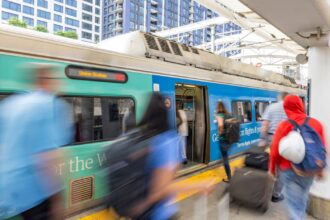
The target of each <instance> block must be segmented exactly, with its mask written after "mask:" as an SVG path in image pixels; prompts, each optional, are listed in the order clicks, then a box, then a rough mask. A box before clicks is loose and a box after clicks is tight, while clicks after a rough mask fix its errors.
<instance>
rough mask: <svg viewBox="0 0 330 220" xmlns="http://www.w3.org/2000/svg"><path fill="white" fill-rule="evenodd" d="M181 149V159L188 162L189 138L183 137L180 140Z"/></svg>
mask: <svg viewBox="0 0 330 220" xmlns="http://www.w3.org/2000/svg"><path fill="white" fill-rule="evenodd" d="M180 142H181V143H180V145H181V146H180V148H181V157H182V160H183V162H187V153H186V143H187V137H186V136H181V138H180Z"/></svg>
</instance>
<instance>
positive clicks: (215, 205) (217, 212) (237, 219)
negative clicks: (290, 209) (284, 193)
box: [179, 183, 316, 220]
mask: <svg viewBox="0 0 330 220" xmlns="http://www.w3.org/2000/svg"><path fill="white" fill-rule="evenodd" d="M225 185H226V183H221V184H220V186H219V187H218V188H217V189H216V190H215V191H213V192H212V193H211V194H210V195H208V196H207V197H205V196H204V198H203V196H197V195H195V196H192V197H190V198H188V199H186V200H184V201H181V202H180V204H179V205H180V215H179V219H180V220H186V219H209V220H265V219H267V220H286V219H287V217H286V215H285V207H284V202H279V203H272V202H271V203H270V207H269V209H268V211H267V212H265V213H262V212H260V211H258V210H254V209H250V208H246V207H243V206H240V205H237V204H235V203H231V202H230V201H229V195H225V196H224V192H223V191H224V188H225ZM205 207H206V208H205ZM306 219H307V220H314V219H316V218H313V217H312V216H307V218H306Z"/></svg>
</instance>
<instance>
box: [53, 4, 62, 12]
mask: <svg viewBox="0 0 330 220" xmlns="http://www.w3.org/2000/svg"><path fill="white" fill-rule="evenodd" d="M54 11H57V12H61V13H63V6H61V5H57V4H54Z"/></svg>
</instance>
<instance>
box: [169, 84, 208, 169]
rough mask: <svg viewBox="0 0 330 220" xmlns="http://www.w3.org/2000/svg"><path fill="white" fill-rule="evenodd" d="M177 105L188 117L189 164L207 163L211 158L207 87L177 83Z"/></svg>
mask: <svg viewBox="0 0 330 220" xmlns="http://www.w3.org/2000/svg"><path fill="white" fill-rule="evenodd" d="M175 96H176V107H177V108H178V109H180V110H183V112H184V114H185V115H186V117H187V122H188V132H187V135H188V136H187V143H186V155H187V159H188V164H187V166H191V165H195V164H197V163H206V162H208V160H209V156H208V154H207V152H209V149H208V146H209V133H208V132H209V129H208V128H209V121H208V118H209V117H208V111H207V106H208V103H207V100H208V98H207V87H203V86H197V85H188V84H180V83H178V84H176V86H175Z"/></svg>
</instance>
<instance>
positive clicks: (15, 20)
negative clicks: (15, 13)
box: [8, 18, 27, 28]
mask: <svg viewBox="0 0 330 220" xmlns="http://www.w3.org/2000/svg"><path fill="white" fill-rule="evenodd" d="M8 24H10V25H13V26H17V27H22V28H27V24H26V23H25V21H21V20H19V19H18V18H11V19H9V21H8Z"/></svg>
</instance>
